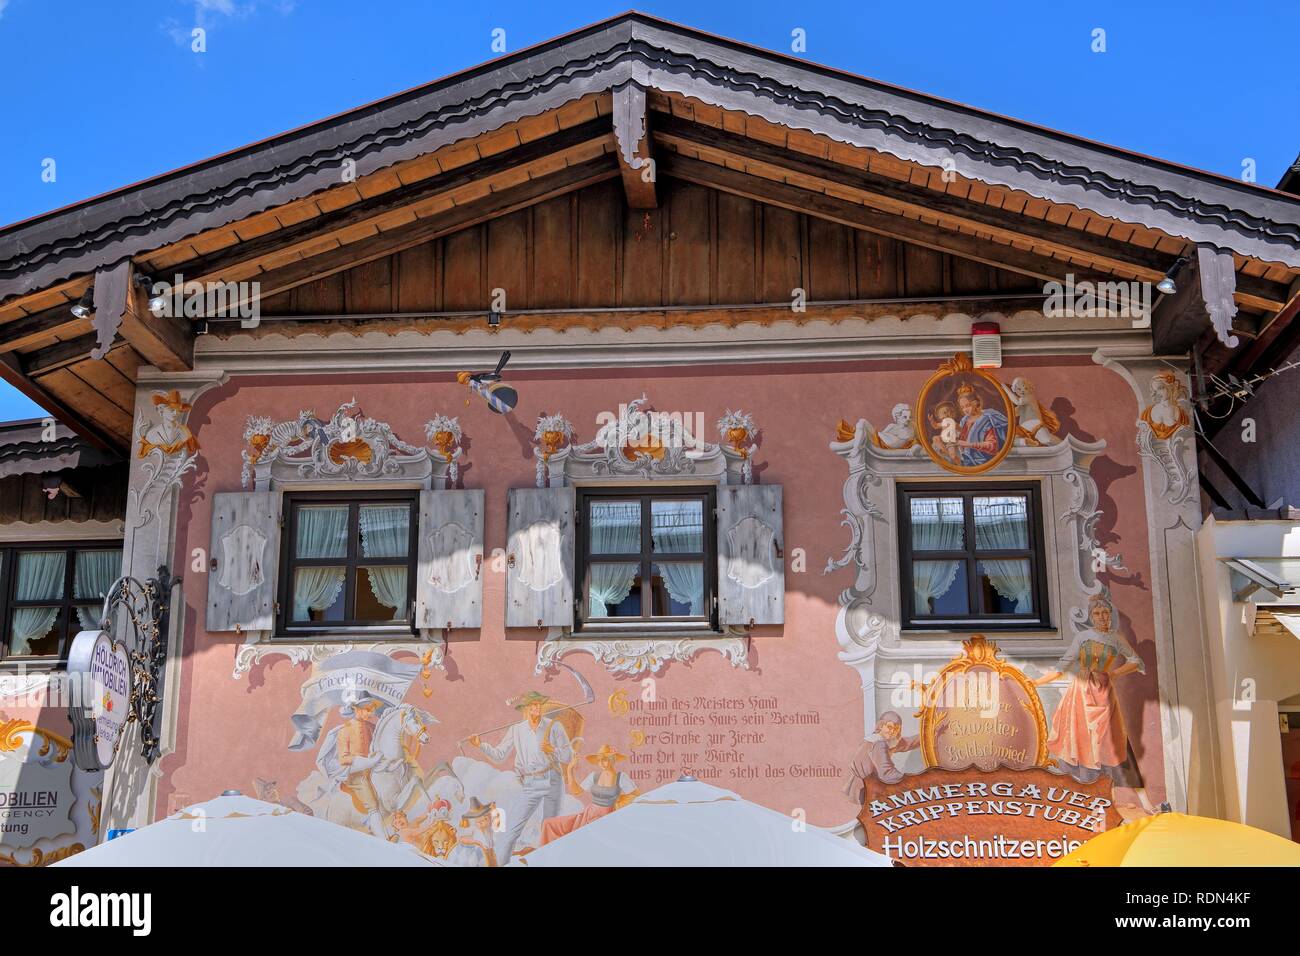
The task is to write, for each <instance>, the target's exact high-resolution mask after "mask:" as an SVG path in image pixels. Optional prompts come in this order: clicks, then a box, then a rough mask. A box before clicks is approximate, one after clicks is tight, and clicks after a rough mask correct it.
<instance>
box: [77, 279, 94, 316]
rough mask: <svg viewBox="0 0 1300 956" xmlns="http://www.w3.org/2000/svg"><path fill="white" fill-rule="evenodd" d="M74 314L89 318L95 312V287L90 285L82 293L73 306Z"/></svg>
mask: <svg viewBox="0 0 1300 956" xmlns="http://www.w3.org/2000/svg"><path fill="white" fill-rule="evenodd" d="M72 314H73V315H75V316H76V317H77V318H79V319H88V318H90V317H91V316H92V315H94V314H95V287H94V285H91V286H89V287H88V288H87V289H86V291H85V292H83V293H81V298H80V299H78V300H77V302H76V304H75V305H74V306H73V307H72Z"/></svg>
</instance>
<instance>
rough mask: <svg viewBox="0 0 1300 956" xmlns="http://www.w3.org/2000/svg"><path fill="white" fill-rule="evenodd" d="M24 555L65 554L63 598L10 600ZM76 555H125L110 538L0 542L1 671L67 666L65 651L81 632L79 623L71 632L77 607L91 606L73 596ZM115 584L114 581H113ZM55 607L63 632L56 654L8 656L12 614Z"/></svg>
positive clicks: (123, 547) (119, 542)
mask: <svg viewBox="0 0 1300 956" xmlns="http://www.w3.org/2000/svg"><path fill="white" fill-rule="evenodd" d="M24 551H62V552H64V554H65V559H64V567H63V596H62V598H61V599H60V600H58V601H53V600H50V601H19V600H17V599H16V598H15V597H14V596H13V595H14V590H15V588H16V587H17V585H18V555H19V554H20V553H21V552H24ZM79 551H120V552H122V553H123V554H125V552H126V548H125V546H124V542H123V541H122V540H121V539H116V540H115V539H112V538H94V539H86V540H84V541H83V540H80V539H75V538H73V539H69V538H59V539H56V540H52V541H5V542H0V670H6V669H8V670H12V669H14V668H17V667H26V668H37V669H40V668H44V669H49V670H58V669H61V668H64V667H66V666H67V663H68V649H69V647H70V646H71V644H72V639H73V638H74V637H76V636H77V633H78V632H79V631H80V630H81V626H80V622H78V623H77V626H76V630H71V628H72V626H73V624H72V621H73V618H74V617H75V615H76V608H77V605H79V604H88V603H90V602H88V601H78V600H77V599H76V597H75V595H73V593H72V592H73V582H74V581H75V580H76V573H77V552H79ZM118 572H119V573H118V577H121V569H120V568H119V569H118ZM114 580H115V581H116V580H117V579H116V578H114ZM56 603H57V604H58V605H59V610H60V614H61V616H62V624H61V628H62V632H63V633H62V634H61V636H60V639H59V653H58V654H11V653H10V652H9V646H10V645H9V641H10V638H11V634H10V628H11V627H12V623H11V618H12V616H13V612H14V610H16V609H17V608H20V607H50V606H51V605H53V604H56ZM98 603H99V605H100V606H101V607H102V606H103V600H102V599H101V600H100V601H99V602H98Z"/></svg>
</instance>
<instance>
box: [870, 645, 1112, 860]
mask: <svg viewBox="0 0 1300 956" xmlns="http://www.w3.org/2000/svg"><path fill="white" fill-rule="evenodd" d="M919 689H920V692H921V706H920V710H919V712H918V714H917V716H918V717H919V718H920V733H919V734H918V735H917V736H916V737H910V738H903V737H900V736H898V735H897V728H896V727H892V728H890V727H887V728H886V730H892V731H893V735H892V736H888V735H887V736H886V737H885V738H884V739H883V740H882V741H881V742H880V744H877V745H876V746H877V749H878V750H880V751H881V752H880V753H878V754H876V755H875V759H874V761H870V762H869V763H870V764H871V766H872V770H871V771H870V772H869V773H867V774H866V775H865V776H864V777H863V780H862V784H863V789H862V811H861V813H860V814H859V816H858V820H859V822H861V824H862V827H863V830H864V832H865V834H866V840H867V846H869V847H870V848H871V849H873V850H877V851H879V852H881V853H886V854H888V855H889V856H891V857H894V858H895V859H898V860H901V861H902V862H903V863H904V864H905V865H908V866H918V865H919V866H971V865H982V866H1026V865H1030V866H1032V865H1038V866H1047V865H1050V864H1051V863H1053V862H1055V861H1056V860H1058V859H1060V858H1061V857H1063V856H1065V855H1066V854H1067V853H1069V852H1071V851H1072V850H1075V849H1077V848H1078V847H1079V846H1080V845H1081V844H1083V843H1084V842H1086V841H1087V840H1090V839H1091V838H1092V837H1094V836H1096V835H1097V834H1099V833H1102V832H1104V831H1105V830H1109V829H1110V828H1112V827H1114V826H1118V825H1119V823H1120V822H1121V819H1120V815H1119V812H1118V810H1117V809H1116V806H1115V799H1114V793H1113V783H1112V781H1111V778H1110V777H1108V776H1105V775H1091V774H1088V775H1082V776H1083V779H1079V778H1078V777H1076V776H1072V775H1070V774H1068V773H1065V772H1062V768H1061V767H1060V766H1059V762H1058V761H1056V760H1055V759H1053V757H1052V756H1051V754H1050V748H1049V733H1048V728H1047V722H1046V720H1045V717H1044V712H1043V705H1042V702H1041V701H1040V700H1039V698H1038V693H1037V690H1036V688H1035V686H1034V684H1033V682H1032V681H1030V680H1029V679H1028V678H1027V677H1026V676H1025V675H1024V674H1023V673H1022V672H1021V671H1020V670H1019V668H1017V667H1015V666H1014V665H1012V664H1009V663H1007V662H1006V661H1004V660H1002V659H1001V655H1000V652H999V650H998V647H997V645H996V644H994V643H993V642H991V641H987V640H985V638H984V637H983V636H981V635H975V636H973V637H972V638H971V639H970V640H968V641H966V642H964V643H963V645H962V652H961V653H960V654H959V655H958V656H957V657H955V658H954V659H953V660H952V661H950V662H949V663H948V664H946V665H944V667H943V668H942V669H941V670H940V671H939V673H938V675H936V677H935V678H934V679H933V680H932V681H930V682H929V683H928V684H926V685H925V686H924V687H921V688H919ZM889 716H890V717H895V716H896V715H893V714H891V715H889ZM886 723H889V722H886ZM907 750H920V752H921V755H922V757H923V759H924V763H925V769H924V770H923V771H922V772H920V773H912V774H904V773H901V772H899V770H898V769H897V767H896V766H895V765H894V764H893V759H894V758H893V756H892V755H893V754H895V753H899V752H902V751H907Z"/></svg>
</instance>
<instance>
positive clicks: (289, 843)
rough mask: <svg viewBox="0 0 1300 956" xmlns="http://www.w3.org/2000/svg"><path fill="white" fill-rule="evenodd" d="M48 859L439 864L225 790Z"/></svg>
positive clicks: (404, 847) (72, 862) (405, 847)
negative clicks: (81, 850) (162, 817)
mask: <svg viewBox="0 0 1300 956" xmlns="http://www.w3.org/2000/svg"><path fill="white" fill-rule="evenodd" d="M54 865H55V866H441V864H440V863H437V862H436V861H434V860H432V859H430V858H429V857H427V856H425V855H424V854H422V853H419V852H417V851H416V850H415V849H413V848H412V847H411V846H410V845H409V844H405V843H389V842H388V841H386V840H381V839H379V838H378V837H374V836H371V835H370V834H368V833H360V832H358V831H356V830H349V829H348V828H347V827H341V826H339V825H338V824H335V823H329V822H328V821H325V820H320V819H317V818H316V817H311V816H307V815H306V814H305V813H297V812H295V811H293V810H290V809H289V808H288V807H282V806H280V805H279V804H277V803H266V802H265V801H263V800H254V799H253V798H252V797H245V796H242V795H240V794H239V793H237V792H235V791H227V792H226V793H223V794H222V795H221V796H219V797H217V798H216V799H215V800H208V801H205V802H204V803H196V804H194V805H193V806H191V807H186V808H185V809H184V810H180V811H178V812H176V813H173V814H172V815H171V816H169V817H168V818H167V819H165V820H159V821H158V822H157V823H151V824H149V826H146V827H141V828H140V829H139V830H136V831H135V832H134V833H128V834H126V835H125V836H120V837H118V838H117V839H116V840H110V841H109V842H108V843H101V844H100V845H99V846H97V847H93V848H92V849H89V850H86V851H85V852H84V853H78V854H76V855H75V856H71V857H68V858H67V859H66V860H61V861H60V862H58V863H55V864H54Z"/></svg>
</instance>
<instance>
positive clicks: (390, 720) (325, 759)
mask: <svg viewBox="0 0 1300 956" xmlns="http://www.w3.org/2000/svg"><path fill="white" fill-rule="evenodd" d="M436 723H438V719H437V718H436V717H434V716H433V715H432V714H430V713H428V712H427V711H424V710H421V709H420V708H418V707H416V706H414V705H412V704H399V705H397V706H396V707H389V708H387V709H386V710H385V711H384V712H383V714H382V715H381V716H380V718H379V720H378V722H377V723H376V724H375V733H374V736H373V737H372V738H371V742H370V756H369V757H367V758H359V759H357V760H354V761H353V762H352V765H351V766H350V767H347V768H344V767H343V766H342V765H341V764H340V763H339V760H338V728H335V729H334V730H332V731H330V732H329V733H328V734H326V736H325V739H324V741H322V743H321V747H320V752H319V753H318V754H317V757H316V767H317V769H316V772H314V773H312V774H311V775H309V776H308V777H307V779H305V780H304V781H303V782H302V783H301V784H300V785H299V787H298V797H299V799H301V800H302V801H303V802H304V803H306V804H307V805H308V806H310V807H311V809H312V812H313V813H315V814H316V816H318V817H323V818H324V819H326V820H329V821H330V822H331V823H338V824H340V825H342V826H346V827H351V828H353V829H356V830H369V831H370V832H371V833H373V834H374V835H375V836H378V837H382V838H384V839H387V838H388V837H389V836H391V834H392V831H391V829H390V828H389V823H388V821H389V820H390V819H391V817H392V815H393V814H394V813H395V812H397V811H398V810H400V811H402V812H403V813H405V814H407V816H418V815H420V814H422V813H424V812H425V810H427V809H428V805H429V803H430V802H431V800H430V797H429V793H428V790H427V789H426V787H425V784H424V774H423V773H422V772H421V770H420V767H419V764H418V763H416V760H415V757H414V754H415V753H416V751H417V748H418V745H420V744H425V743H428V741H429V733H428V728H429V727H431V726H432V725H434V724H436ZM365 769H369V771H370V783H371V786H372V787H374V790H375V795H376V797H377V798H378V806H377V807H376V808H375V811H372V812H370V813H369V814H368V815H363V814H362V813H361V812H360V811H358V810H357V808H356V804H355V803H353V801H352V795H351V794H349V793H347V792H346V791H344V790H342V789H340V787H339V784H340V783H342V781H343V780H344V778H346V777H347V776H348V774H352V773H356V772H358V771H360V770H365Z"/></svg>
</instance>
